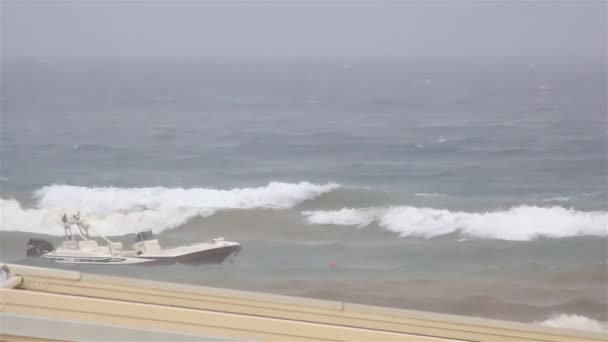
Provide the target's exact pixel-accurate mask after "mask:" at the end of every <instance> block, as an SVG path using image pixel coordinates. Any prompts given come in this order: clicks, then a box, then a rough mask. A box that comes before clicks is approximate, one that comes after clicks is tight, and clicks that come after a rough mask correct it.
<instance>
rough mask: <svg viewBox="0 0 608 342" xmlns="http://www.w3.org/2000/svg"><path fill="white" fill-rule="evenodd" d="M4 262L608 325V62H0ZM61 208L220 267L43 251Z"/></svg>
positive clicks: (105, 230) (119, 235)
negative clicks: (230, 246) (226, 243)
mask: <svg viewBox="0 0 608 342" xmlns="http://www.w3.org/2000/svg"><path fill="white" fill-rule="evenodd" d="M1 67H2V68H1V72H0V79H1V85H0V91H1V93H0V96H1V98H0V106H1V107H0V108H1V116H0V261H2V262H11V263H22V264H32V265H44V266H48V267H58V268H66V269H73V270H80V271H83V272H92V273H100V274H109V275H119V276H129V277H139V278H145V279H154V280H162V281H170V282H180V283H188V284H197V285H204V286H214V287H225V288H234V289H241V290H250V291H262V292H270V293H277V294H284V295H293V296H305V297H313V298H321V299H328V300H337V301H347V302H356V303H363V304H370V305H379V306H391V307H399V308H405V309H414V310H423V311H433V312H441V313H450V314H459V315H467V316H479V317H486V318H496V319H505V320H515V321H522V322H534V323H538V324H545V325H553V326H562V327H571V328H578V329H587V330H597V331H608V330H606V328H607V327H608V325H607V322H608V263H607V261H608V96H607V94H608V71H607V63H606V62H605V61H586V60H585V61H583V60H580V59H575V60H567V59H560V60H556V59H551V58H541V57H538V58H523V57H522V58H512V59H508V60H507V59H505V60H484V59H482V58H478V59H473V60H451V61H440V60H437V61H427V60H408V61H357V60H353V61H350V60H331V61H328V60H274V61H268V60H267V61H246V60H221V59H204V60H197V59H193V58H192V59H182V60H171V61H169V60H149V61H141V60H103V59H94V58H92V59H90V60H84V59H78V60H65V59H52V58H50V59H37V60H6V59H5V60H2V64H1ZM64 212H67V213H68V214H73V213H76V212H80V214H81V217H82V218H84V219H85V220H86V221H87V222H89V223H90V225H91V232H92V233H93V234H104V235H107V236H110V237H112V239H115V240H119V241H124V242H125V243H127V244H128V243H130V242H131V241H132V240H133V237H134V234H135V233H136V232H138V231H140V230H144V229H152V230H153V231H154V233H155V234H157V235H158V237H159V239H160V242H161V244H162V245H164V246H173V245H179V244H184V243H191V242H198V241H205V240H207V239H210V238H214V237H219V236H221V237H224V238H225V239H227V240H232V241H238V242H240V243H241V244H242V246H243V249H242V251H241V252H240V254H239V255H238V256H237V257H236V258H234V260H233V262H232V263H230V262H227V263H225V264H222V265H205V266H187V265H170V266H156V267H138V266H114V267H109V266H100V265H92V266H91V265H89V266H83V265H57V264H48V263H45V262H43V261H41V260H38V259H35V258H26V257H25V249H26V244H27V240H28V239H29V238H33V237H38V238H44V239H48V240H50V241H52V242H53V243H54V244H55V245H56V244H58V243H60V242H61V239H62V235H63V233H64V231H63V227H62V223H61V216H62V215H63V213H64Z"/></svg>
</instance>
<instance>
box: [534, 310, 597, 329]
mask: <svg viewBox="0 0 608 342" xmlns="http://www.w3.org/2000/svg"><path fill="white" fill-rule="evenodd" d="M536 324H540V325H543V326H546V327H553V328H565V329H577V330H587V331H597V332H608V323H603V322H600V321H597V320H595V319H591V318H587V317H585V316H580V315H566V314H560V315H556V316H553V317H551V318H549V319H547V320H544V321H542V322H536Z"/></svg>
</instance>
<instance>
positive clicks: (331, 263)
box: [327, 260, 336, 270]
mask: <svg viewBox="0 0 608 342" xmlns="http://www.w3.org/2000/svg"><path fill="white" fill-rule="evenodd" d="M327 266H329V268H331V269H332V270H333V269H334V268H336V262H335V261H333V260H332V261H330V262H328V263H327Z"/></svg>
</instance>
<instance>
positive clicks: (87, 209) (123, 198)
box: [0, 182, 339, 235]
mask: <svg viewBox="0 0 608 342" xmlns="http://www.w3.org/2000/svg"><path fill="white" fill-rule="evenodd" d="M338 187H339V185H337V184H333V183H330V184H325V185H317V184H312V183H308V182H301V183H279V182H273V183H270V184H268V185H267V186H264V187H257V188H240V189H231V190H219V189H207V188H190V189H183V188H164V187H154V188H114V187H98V188H87V187H80V186H70V185H52V186H46V187H43V188H42V189H40V190H38V191H36V192H35V193H34V198H35V199H36V200H37V202H38V204H37V207H36V208H32V209H27V208H23V207H22V206H21V204H20V203H19V202H18V201H16V200H15V199H0V213H1V216H0V224H1V226H0V230H5V231H24V232H33V233H43V234H49V235H61V234H63V227H62V225H61V221H60V220H59V218H60V217H61V215H63V213H64V212H68V213H72V212H76V211H80V212H81V214H82V216H83V217H84V218H86V220H87V221H88V222H89V223H90V224H91V226H92V230H91V233H92V234H95V233H96V232H97V233H101V234H105V235H123V234H128V233H133V232H136V231H139V230H142V229H153V230H154V231H155V232H161V231H164V230H167V229H172V228H176V227H178V226H180V225H182V224H184V223H186V222H187V221H188V220H190V219H192V218H193V217H196V216H203V217H206V216H210V215H212V214H214V213H215V212H217V211H218V210H226V209H257V208H266V209H288V208H293V207H294V206H296V205H298V204H300V203H302V202H304V201H306V200H310V199H313V198H315V197H317V196H319V195H321V194H323V193H326V192H329V191H332V190H334V189H336V188H338Z"/></svg>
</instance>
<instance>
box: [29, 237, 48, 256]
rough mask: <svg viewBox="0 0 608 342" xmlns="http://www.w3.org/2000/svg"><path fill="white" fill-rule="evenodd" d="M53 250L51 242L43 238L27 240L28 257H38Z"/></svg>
mask: <svg viewBox="0 0 608 342" xmlns="http://www.w3.org/2000/svg"><path fill="white" fill-rule="evenodd" d="M52 251H53V244H52V243H50V242H48V241H46V240H43V239H29V240H28V241H27V253H26V255H27V256H28V257H39V256H41V255H43V254H46V253H48V252H52Z"/></svg>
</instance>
